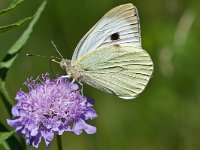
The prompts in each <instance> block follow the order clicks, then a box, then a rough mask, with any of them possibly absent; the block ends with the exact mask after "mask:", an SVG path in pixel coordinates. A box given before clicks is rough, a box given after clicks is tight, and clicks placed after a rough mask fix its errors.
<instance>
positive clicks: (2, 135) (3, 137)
mask: <svg viewBox="0 0 200 150" xmlns="http://www.w3.org/2000/svg"><path fill="white" fill-rule="evenodd" d="M14 132H15V131H10V132H0V144H2V143H3V142H5V140H7V139H8V138H9V137H10V136H12V135H13V133H14Z"/></svg>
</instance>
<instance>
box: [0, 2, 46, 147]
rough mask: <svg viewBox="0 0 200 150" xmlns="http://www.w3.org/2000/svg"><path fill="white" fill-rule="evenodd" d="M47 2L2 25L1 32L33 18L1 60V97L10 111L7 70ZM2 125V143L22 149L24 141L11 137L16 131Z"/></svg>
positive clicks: (0, 139)
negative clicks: (18, 18) (29, 14)
mask: <svg viewBox="0 0 200 150" xmlns="http://www.w3.org/2000/svg"><path fill="white" fill-rule="evenodd" d="M22 1H23V0H15V1H13V2H12V3H11V5H10V6H9V7H8V8H7V9H4V10H2V11H0V15H2V14H4V13H7V12H9V11H11V10H13V9H14V8H15V7H16V6H17V5H18V4H20V3H21V2H22ZM46 3H47V1H46V0H44V1H43V3H42V4H41V5H40V7H39V8H38V10H37V11H36V13H35V15H34V16H32V17H27V18H24V19H21V20H20V21H18V22H16V23H14V24H10V25H6V26H3V27H0V33H1V32H5V31H8V30H11V29H14V28H16V27H18V26H21V25H22V24H24V23H26V22H28V21H30V20H31V22H30V23H29V25H28V27H27V29H26V30H25V31H24V32H23V33H22V35H21V36H20V37H19V38H18V40H17V41H16V42H15V43H14V44H13V45H12V46H11V48H10V49H9V50H8V51H7V53H6V55H5V56H4V57H3V59H2V60H1V62H0V97H1V99H2V101H3V103H4V106H5V108H6V109H7V111H8V112H10V111H11V106H12V104H13V103H12V100H11V98H10V96H9V94H8V90H7V89H6V86H5V80H6V76H7V72H8V71H9V69H10V67H11V65H12V64H13V62H14V61H15V59H16V58H17V56H18V54H19V52H20V50H21V49H22V47H23V46H24V45H25V44H26V42H27V40H28V39H29V37H30V34H31V33H32V31H33V27H34V26H35V24H36V23H37V21H38V19H39V18H40V15H41V13H42V11H43V10H44V8H45V6H46ZM0 127H1V128H0V131H1V132H0V144H2V145H3V147H4V148H5V149H6V150H10V149H15V150H21V149H22V147H24V146H25V145H24V142H19V141H18V140H17V139H16V138H15V137H12V138H10V137H11V136H12V135H13V133H14V131H10V132H9V130H8V129H7V128H6V127H4V125H3V124H0ZM8 138H10V139H9V140H7V139H8ZM22 141H23V140H22ZM13 144H16V145H17V146H14V145H13ZM23 145H24V146H23Z"/></svg>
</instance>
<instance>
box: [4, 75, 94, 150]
mask: <svg viewBox="0 0 200 150" xmlns="http://www.w3.org/2000/svg"><path fill="white" fill-rule="evenodd" d="M25 85H26V86H27V87H28V88H29V92H28V93H27V92H24V91H23V90H19V91H18V93H17V95H16V97H15V99H16V100H17V101H18V103H17V104H16V105H15V106H13V108H12V115H13V119H12V120H9V119H8V120H7V123H8V124H9V125H10V126H12V127H14V128H16V132H17V133H18V134H21V135H24V136H25V137H26V143H27V144H29V145H32V146H34V147H36V148H37V147H38V146H39V143H40V142H41V139H42V137H43V138H44V140H45V143H46V145H47V146H48V145H49V144H50V142H51V141H52V140H53V138H54V134H58V135H62V134H63V132H64V131H69V132H73V133H75V134H77V135H79V134H81V133H82V131H83V130H85V131H86V133H87V134H93V133H95V132H96V128H95V127H93V126H91V125H89V124H87V123H86V122H85V120H88V119H93V118H95V117H97V115H96V112H95V110H94V109H93V108H92V107H93V104H92V103H91V102H90V100H88V99H87V98H86V97H84V96H82V94H81V93H80V91H79V90H78V85H77V84H74V83H70V82H69V81H67V80H66V78H61V77H57V79H55V80H50V78H49V74H46V75H42V79H40V78H39V77H38V78H37V79H35V80H34V79H33V78H29V79H28V80H27V81H26V82H25Z"/></svg>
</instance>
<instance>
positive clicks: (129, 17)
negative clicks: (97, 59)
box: [72, 3, 141, 65]
mask: <svg viewBox="0 0 200 150" xmlns="http://www.w3.org/2000/svg"><path fill="white" fill-rule="evenodd" d="M111 44H120V45H123V44H126V45H127V44H128V45H131V46H133V47H138V48H141V38H140V25H139V17H138V13H137V8H136V7H135V6H133V4H131V3H129V4H124V5H120V6H117V7H115V8H113V9H111V10H110V11H109V12H107V13H106V14H105V15H104V16H103V17H102V18H101V19H100V20H99V22H97V23H96V24H95V25H94V26H93V28H92V29H90V30H89V31H88V32H87V33H86V35H85V36H84V37H83V38H82V39H81V40H80V42H79V43H78V45H77V47H76V49H75V51H74V54H73V57H72V65H73V64H74V63H75V62H76V60H78V58H80V57H81V56H83V55H84V54H86V53H88V52H90V51H93V50H95V49H97V48H100V47H104V46H108V45H111Z"/></svg>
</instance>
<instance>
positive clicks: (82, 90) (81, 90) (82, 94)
mask: <svg viewBox="0 0 200 150" xmlns="http://www.w3.org/2000/svg"><path fill="white" fill-rule="evenodd" d="M78 83H79V84H80V85H81V94H82V96H83V84H82V83H81V82H78Z"/></svg>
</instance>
